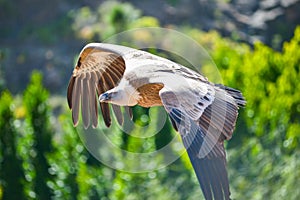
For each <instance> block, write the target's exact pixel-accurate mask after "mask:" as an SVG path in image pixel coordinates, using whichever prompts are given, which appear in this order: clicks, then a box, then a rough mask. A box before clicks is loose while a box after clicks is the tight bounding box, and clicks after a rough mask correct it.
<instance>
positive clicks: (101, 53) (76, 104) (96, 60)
mask: <svg viewBox="0 0 300 200" xmlns="http://www.w3.org/2000/svg"><path fill="white" fill-rule="evenodd" d="M94 45H95V46H94ZM124 71H125V61H124V59H123V58H122V56H121V55H120V54H119V53H118V52H113V51H109V50H108V49H107V47H106V48H104V47H103V48H101V46H98V45H96V44H92V45H87V46H86V47H85V48H84V49H83V50H82V52H81V53H80V56H79V59H78V62H77V66H76V67H75V69H74V71H73V75H72V77H71V79H70V81H69V85H68V91H67V98H68V105H69V108H70V109H72V118H73V123H74V125H75V126H76V125H77V124H78V120H79V110H80V108H81V115H82V120H83V124H84V127H85V128H87V127H88V126H89V125H90V124H92V126H93V127H96V126H97V125H98V102H97V96H99V95H100V94H102V93H104V92H106V91H107V90H110V89H112V88H113V87H115V86H116V85H117V84H118V82H119V81H120V80H121V78H122V77H123V74H124ZM80 104H81V106H80ZM100 108H101V112H102V115H103V118H104V122H105V125H106V126H110V124H111V117H110V111H109V105H108V104H107V103H100ZM113 110H114V112H115V114H116V118H117V121H118V122H119V123H122V122H123V116H122V114H120V112H121V111H120V108H119V107H118V106H114V107H113Z"/></svg>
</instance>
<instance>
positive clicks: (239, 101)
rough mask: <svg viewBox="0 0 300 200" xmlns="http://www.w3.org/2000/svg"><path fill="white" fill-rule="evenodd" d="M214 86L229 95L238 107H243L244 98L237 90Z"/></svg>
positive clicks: (244, 103)
mask: <svg viewBox="0 0 300 200" xmlns="http://www.w3.org/2000/svg"><path fill="white" fill-rule="evenodd" d="M215 86H217V87H218V88H221V89H223V90H225V91H226V92H227V93H228V94H230V95H231V96H232V97H233V98H234V100H235V102H236V104H237V105H238V106H239V107H245V105H246V100H245V97H244V96H243V94H242V93H241V92H240V91H239V90H237V89H234V88H231V87H227V86H224V85H222V84H215Z"/></svg>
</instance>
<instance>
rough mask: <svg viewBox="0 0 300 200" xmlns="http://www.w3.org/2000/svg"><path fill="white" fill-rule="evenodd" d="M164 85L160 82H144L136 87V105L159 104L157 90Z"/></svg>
mask: <svg viewBox="0 0 300 200" xmlns="http://www.w3.org/2000/svg"><path fill="white" fill-rule="evenodd" d="M163 87H164V85H163V84H161V83H149V84H145V85H143V86H141V87H139V88H138V89H137V91H138V92H139V95H140V99H139V100H138V105H140V106H143V107H152V106H161V105H162V102H161V99H160V96H159V91H160V90H161V89H162V88H163Z"/></svg>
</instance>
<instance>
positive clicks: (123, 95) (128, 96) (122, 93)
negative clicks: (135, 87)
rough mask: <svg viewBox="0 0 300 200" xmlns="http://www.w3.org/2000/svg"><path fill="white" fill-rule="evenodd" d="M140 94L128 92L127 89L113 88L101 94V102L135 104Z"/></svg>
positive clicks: (121, 104)
mask: <svg viewBox="0 0 300 200" xmlns="http://www.w3.org/2000/svg"><path fill="white" fill-rule="evenodd" d="M138 98H139V95H138V94H136V93H128V91H126V90H118V89H117V88H113V89H111V90H108V91H107V92H104V93H102V94H101V95H100V96H99V101H100V102H106V103H112V104H116V105H119V106H134V105H136V104H137V103H138Z"/></svg>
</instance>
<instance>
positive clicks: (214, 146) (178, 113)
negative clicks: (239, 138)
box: [160, 83, 245, 199]
mask: <svg viewBox="0 0 300 200" xmlns="http://www.w3.org/2000/svg"><path fill="white" fill-rule="evenodd" d="M193 86H194V87H192V88H191V85H189V84H182V87H183V88H182V89H181V90H172V87H170V86H168V87H165V88H163V89H162V90H161V91H160V97H161V100H162V102H163V104H164V107H165V109H166V110H167V112H168V113H169V116H170V119H171V121H172V124H173V126H174V128H175V129H177V130H178V131H179V133H180V135H181V137H182V140H183V143H184V146H185V148H186V149H187V152H188V155H189V157H190V160H191V163H192V165H193V167H194V171H195V173H196V175H197V178H198V181H199V183H200V186H201V189H202V191H203V194H204V196H205V198H206V199H213V198H214V199H230V191H229V181H228V175H227V170H226V154H225V150H224V144H223V141H224V139H229V138H231V135H232V132H233V129H234V126H235V122H236V118H237V115H238V112H237V110H238V105H242V104H244V103H245V101H244V100H243V97H242V95H241V94H240V92H239V91H237V90H234V89H231V88H227V89H228V90H229V89H231V90H230V91H231V94H230V92H228V91H227V90H226V89H225V87H224V86H223V87H221V86H214V85H211V84H209V83H206V84H199V85H198V87H202V89H199V88H197V87H196V85H193ZM168 88H169V89H168ZM199 91H202V92H199ZM234 94H235V95H234ZM236 98H240V99H239V100H237V99H236ZM187 102H188V103H187ZM197 112H198V115H197V114H195V113H197Z"/></svg>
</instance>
